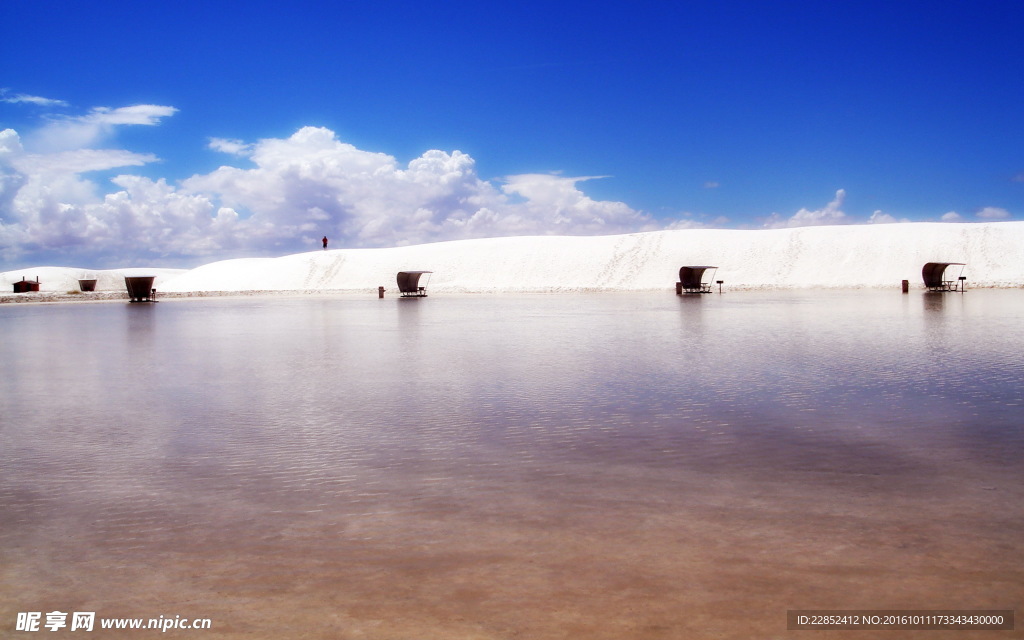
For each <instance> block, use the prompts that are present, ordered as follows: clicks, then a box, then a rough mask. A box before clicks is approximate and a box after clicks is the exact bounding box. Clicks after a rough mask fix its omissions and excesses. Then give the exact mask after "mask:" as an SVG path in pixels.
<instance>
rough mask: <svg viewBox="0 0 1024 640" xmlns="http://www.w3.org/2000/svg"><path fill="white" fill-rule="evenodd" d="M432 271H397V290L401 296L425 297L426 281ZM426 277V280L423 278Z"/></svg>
mask: <svg viewBox="0 0 1024 640" xmlns="http://www.w3.org/2000/svg"><path fill="white" fill-rule="evenodd" d="M431 273H433V271H399V272H398V290H399V291H400V292H401V293H402V295H403V296H425V295H427V281H428V280H429V279H430V274H431ZM424 275H426V278H424V277H423V276H424Z"/></svg>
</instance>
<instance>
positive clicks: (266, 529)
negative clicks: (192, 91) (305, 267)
mask: <svg viewBox="0 0 1024 640" xmlns="http://www.w3.org/2000/svg"><path fill="white" fill-rule="evenodd" d="M1022 321H1024V292H1022V291H1018V290H1010V291H1007V290H976V291H968V292H967V293H966V294H958V293H957V294H924V293H914V294H908V295H901V294H899V293H891V292H878V291H845V292H834V291H828V292H733V293H726V294H724V295H717V294H712V295H704V296H686V297H677V296H674V295H671V294H667V295H666V294H658V293H644V294H637V293H623V294H614V293H608V294H573V295H519V296H440V295H435V296H431V297H430V298H426V299H421V300H398V299H393V298H390V299H386V300H377V299H375V298H367V299H363V298H358V297H354V296H346V297H338V298H331V297H306V298H286V297H267V298H251V299H245V298H223V299H200V300H165V301H163V302H160V303H159V304H155V305H129V304H126V303H98V304H64V305H10V306H5V307H3V308H0V327H3V328H4V334H5V340H4V343H3V344H2V345H0V362H2V366H3V372H4V375H3V377H2V379H0V416H2V426H0V636H3V635H4V634H7V633H15V632H13V631H12V630H13V629H14V625H15V618H16V617H17V613H18V612H25V611H41V612H48V611H54V610H59V611H95V612H97V617H128V616H137V617H144V618H153V617H157V616H159V615H164V616H167V617H174V616H175V615H180V616H182V617H187V618H209V619H210V620H211V621H212V627H213V628H212V629H211V630H208V631H171V632H168V633H169V634H170V635H171V636H177V637H182V636H202V637H206V638H235V637H238V638H241V637H296V636H299V635H301V636H302V637H309V638H417V639H424V638H516V637H520V638H703V637H708V638H710V637H715V638H750V637H758V638H776V637H778V638H781V637H788V635H789V634H787V631H786V611H787V610H788V609H950V608H955V609H1020V608H1021V606H1020V605H1021V600H1022V596H1024V569H1022V567H1024V552H1022V550H1021V545H1020V540H1021V537H1022V534H1024V500H1022V498H1024V482H1022V480H1024V467H1022V465H1021V463H1020V459H1021V454H1022V453H1024V332H1022V331H1021V329H1020V327H1021V326H1022ZM1018 628H1019V627H1018ZM65 632H66V633H69V631H67V630H65ZM47 633H48V632H47ZM108 633H111V634H116V636H117V637H133V634H132V632H128V631H119V632H108ZM917 633H918V634H919V635H920V637H931V636H929V634H928V633H927V632H917ZM1013 633H1019V632H1010V635H1013ZM152 634H153V631H140V632H137V634H136V635H137V636H138V637H148V636H151V635H152ZM830 634H831V635H830ZM1006 634H1007V632H1003V633H1002V634H1001V637H1005V636H1006ZM812 635H815V636H816V637H845V636H844V635H843V633H842V632H817V633H812ZM853 635H854V636H856V634H853ZM900 635H901V637H916V636H915V633H914V632H910V633H901V634H900ZM856 637H861V636H856ZM957 637H972V636H971V634H970V633H966V634H958V636H957ZM976 637H985V638H989V637H992V632H976ZM1014 637H1020V636H1014Z"/></svg>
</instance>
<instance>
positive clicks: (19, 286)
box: [14, 276, 39, 293]
mask: <svg viewBox="0 0 1024 640" xmlns="http://www.w3.org/2000/svg"><path fill="white" fill-rule="evenodd" d="M30 291H39V278H38V277H37V278H36V279H35V280H26V279H25V276H21V282H15V283H14V293H29V292H30Z"/></svg>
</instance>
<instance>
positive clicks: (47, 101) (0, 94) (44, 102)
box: [0, 89, 68, 107]
mask: <svg viewBox="0 0 1024 640" xmlns="http://www.w3.org/2000/svg"><path fill="white" fill-rule="evenodd" d="M0 102H7V103H11V104H19V103H27V104H34V105H36V106H40V107H66V106H68V103H67V102H65V101H63V100H54V99H53V98H43V97H41V96H30V95H27V94H24V93H16V94H14V95H13V96H8V95H7V90H6V89H0Z"/></svg>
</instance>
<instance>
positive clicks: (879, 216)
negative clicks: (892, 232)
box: [868, 210, 910, 224]
mask: <svg viewBox="0 0 1024 640" xmlns="http://www.w3.org/2000/svg"><path fill="white" fill-rule="evenodd" d="M896 222H910V220H909V219H908V218H897V217H895V216H891V215H889V214H888V213H884V212H882V211H880V210H879V211H875V212H874V213H872V214H871V217H870V218H868V224H893V223H896Z"/></svg>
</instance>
